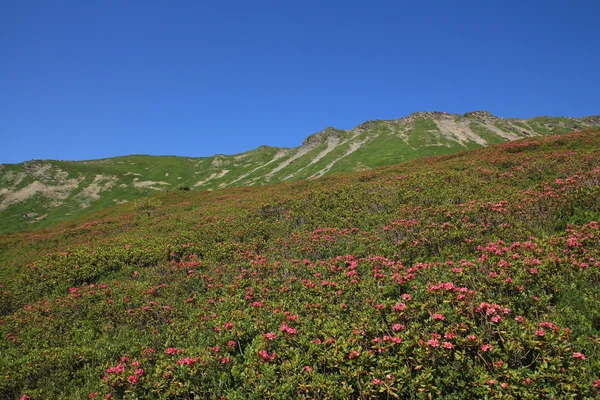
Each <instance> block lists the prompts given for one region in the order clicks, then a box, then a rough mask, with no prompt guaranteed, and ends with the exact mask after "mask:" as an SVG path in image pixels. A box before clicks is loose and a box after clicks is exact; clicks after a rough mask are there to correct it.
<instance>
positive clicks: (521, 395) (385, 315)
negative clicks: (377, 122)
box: [0, 119, 600, 399]
mask: <svg viewBox="0 0 600 400" xmlns="http://www.w3.org/2000/svg"><path fill="white" fill-rule="evenodd" d="M452 121H454V119H452ZM432 130H433V128H432ZM559 133H561V134H556V135H546V136H540V135H539V134H536V135H535V136H534V135H531V136H530V137H525V138H517V137H515V138H514V139H518V140H515V141H509V142H506V143H499V144H495V145H492V146H490V147H480V146H473V147H479V148H473V149H470V150H465V151H461V152H454V153H453V154H446V155H440V156H430V157H425V158H423V157H421V158H416V159H414V160H412V161H406V162H401V163H397V164H395V165H388V166H382V167H378V168H374V169H368V170H364V171H355V172H343V171H338V173H336V174H332V175H328V174H324V176H322V177H314V178H316V179H310V180H295V181H291V182H280V183H273V184H268V185H264V186H245V187H231V188H222V189H219V190H214V191H207V190H198V188H197V187H196V188H193V189H194V190H169V191H158V190H156V191H155V194H153V195H150V196H147V195H146V196H145V197H141V196H138V197H136V198H132V199H130V200H131V201H128V202H124V203H122V204H115V205H112V206H111V207H106V204H104V205H103V207H102V208H99V209H98V210H96V211H93V212H89V213H87V214H82V215H80V216H79V217H77V219H74V220H66V221H63V222H60V223H54V224H52V225H48V227H47V228H46V229H39V228H37V229H32V228H29V229H28V230H26V231H22V230H21V231H14V229H15V225H10V224H9V225H4V230H5V231H6V233H5V234H3V235H2V236H0V285H1V286H0V296H1V297H0V315H1V316H0V398H3V399H13V398H21V399H83V398H105V399H110V398H112V399H121V398H123V399H248V398H255V399H267V398H271V399H283V398H307V399H312V398H314V399H333V398H347V399H391V398H399V399H405V398H406V399H408V398H417V399H431V398H447V399H467V398H468V399H472V398H501V399H529V398H557V399H558V398H560V399H565V398H576V399H592V398H598V397H599V396H600V290H599V288H600V246H599V244H600V243H599V238H600V225H599V224H600V202H599V201H598V199H599V198H600V130H599V129H598V128H595V129H580V130H578V131H576V132H572V133H562V132H559ZM486 134H487V135H491V134H490V133H489V132H488V133H486ZM515 135H516V134H515ZM439 138H442V139H443V136H439ZM487 138H491V136H487ZM337 140H342V139H339V138H338V139H337ZM390 140H391V139H390ZM408 140H409V142H410V138H409V139H408ZM500 141H501V140H498V142H500ZM489 142H491V140H490V141H489ZM489 142H488V144H491V143H489ZM319 143H320V144H319V145H316V146H315V148H314V150H313V152H314V154H322V153H323V151H325V150H324V149H321V148H320V147H319V146H327V140H324V141H321V142H319ZM350 147H351V145H348V147H347V148H350ZM383 147H385V146H383ZM446 148H447V147H446ZM265 151H266V150H265ZM334 151H335V150H334ZM359 151H360V149H357V150H356V153H358V152H359ZM272 152H273V153H276V150H272ZM296 154H297V153H296ZM287 156H290V155H289V154H288V155H287ZM291 157H293V156H291ZM313 157H314V155H313ZM412 158H414V157H412ZM271 159H273V155H271ZM131 160H133V159H131ZM288 160H289V159H288ZM132 162H133V161H132ZM211 162H212V163H213V164H214V159H213V160H211ZM372 162H373V163H374V164H377V161H372ZM183 163H185V162H183ZM51 164H52V163H51ZM309 164H310V161H308V162H304V164H303V168H305V169H306V171H307V173H308V169H309ZM340 164H341V161H340ZM364 164H366V165H368V166H377V165H369V164H368V161H367V160H365V161H364ZM52 165H58V164H52ZM59 165H60V168H63V166H65V165H67V164H66V163H65V164H59ZM92 165H94V164H92ZM101 165H102V164H101ZM87 167H89V168H92V166H90V164H88V165H87ZM5 168H7V167H5ZM11 168H12V167H11ZM65 168H66V167H65ZM82 168H83V167H82ZM94 168H97V170H95V171H97V172H94V175H89V176H91V178H85V179H92V180H93V179H94V176H97V175H106V173H105V172H104V171H103V170H101V169H100V166H98V167H94ZM107 168H108V167H107ZM114 168H115V169H116V167H114ZM128 168H129V167H128ZM220 168H224V167H220ZM253 168H258V166H254V165H252V166H248V167H247V170H244V171H243V172H240V173H238V175H237V178H236V179H240V181H242V180H243V179H241V178H240V176H242V175H244V174H246V175H245V176H246V177H248V178H250V177H252V174H251V173H250V172H251V171H252V169H253ZM351 169H362V168H361V167H360V165H356V164H355V165H354V167H352V168H350V167H349V170H351ZM282 170H283V168H282ZM321 170H322V167H321ZM332 170H333V168H332ZM121 172H122V174H126V173H127V172H126V171H125V170H123V171H121ZM133 172H135V173H139V174H142V173H143V172H136V171H133ZM3 173H4V174H5V175H4V176H6V172H3ZM211 173H214V172H211ZM161 174H162V176H163V178H161V180H164V171H162V172H161ZM182 174H183V173H182ZM157 176H158V175H157ZM223 176H225V175H223ZM281 176H283V175H281ZM286 176H287V175H286ZM134 177H135V176H134ZM24 179H25V178H24ZM29 179H32V178H29ZM64 179H65V180H68V179H71V172H69V173H68V175H66V176H64ZM85 179H83V180H85ZM143 179H144V180H150V179H151V178H150V177H147V176H144V177H143ZM155 179H156V180H157V179H158V178H155ZM198 180H199V181H200V180H202V179H198ZM215 180H216V178H215ZM284 180H285V179H279V181H284ZM138 182H143V180H142V177H140V180H139V181H138ZM175 182H176V181H175ZM218 182H219V181H216V183H217V184H218ZM186 183H188V184H192V185H191V186H194V185H193V182H192V181H191V180H188V181H186ZM229 183H233V182H232V181H229ZM24 184H31V182H29V183H27V182H25V183H24ZM165 186H166V185H165ZM232 186H235V185H232ZM114 187H116V188H118V185H114ZM4 193H6V191H5V192H4ZM5 196H6V194H5ZM73 196H75V193H73ZM6 198H7V197H4V199H6ZM66 198H68V196H66V197H65V199H66ZM108 202H111V203H118V202H112V199H111V200H110V201H108ZM10 207H14V205H11V206H9V207H8V208H7V209H6V210H4V211H2V213H6V212H8V210H10ZM3 218H4V221H7V219H6V217H5V216H3ZM56 222H59V221H56ZM11 226H12V227H13V231H12V232H10V231H9V229H8V228H10V227H11Z"/></svg>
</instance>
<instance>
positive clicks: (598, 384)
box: [594, 379, 600, 389]
mask: <svg viewBox="0 0 600 400" xmlns="http://www.w3.org/2000/svg"><path fill="white" fill-rule="evenodd" d="M594 387H595V388H596V389H600V379H596V380H595V381H594Z"/></svg>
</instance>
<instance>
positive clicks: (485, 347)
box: [481, 344, 494, 353]
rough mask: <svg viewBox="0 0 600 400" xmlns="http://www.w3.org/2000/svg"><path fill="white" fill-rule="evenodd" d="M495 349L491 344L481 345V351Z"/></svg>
mask: <svg viewBox="0 0 600 400" xmlns="http://www.w3.org/2000/svg"><path fill="white" fill-rule="evenodd" d="M492 350H494V348H493V347H492V346H491V345H489V344H482V345H481V351H483V352H484V353H486V352H488V351H492Z"/></svg>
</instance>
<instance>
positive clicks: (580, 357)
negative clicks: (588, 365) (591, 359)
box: [573, 352, 587, 360]
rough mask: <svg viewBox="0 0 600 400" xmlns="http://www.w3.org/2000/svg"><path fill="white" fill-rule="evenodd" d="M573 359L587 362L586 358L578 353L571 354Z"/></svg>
mask: <svg viewBox="0 0 600 400" xmlns="http://www.w3.org/2000/svg"><path fill="white" fill-rule="evenodd" d="M573 358H576V359H578V360H587V357H586V356H585V354H583V353H579V352H575V353H573Z"/></svg>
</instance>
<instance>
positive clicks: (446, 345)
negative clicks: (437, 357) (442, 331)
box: [442, 342, 454, 349]
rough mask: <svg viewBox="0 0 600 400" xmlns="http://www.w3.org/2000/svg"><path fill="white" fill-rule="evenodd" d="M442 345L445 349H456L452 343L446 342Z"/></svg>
mask: <svg viewBox="0 0 600 400" xmlns="http://www.w3.org/2000/svg"><path fill="white" fill-rule="evenodd" d="M442 345H443V346H444V348H445V349H451V348H452V347H454V346H452V343H450V342H444V343H442Z"/></svg>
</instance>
